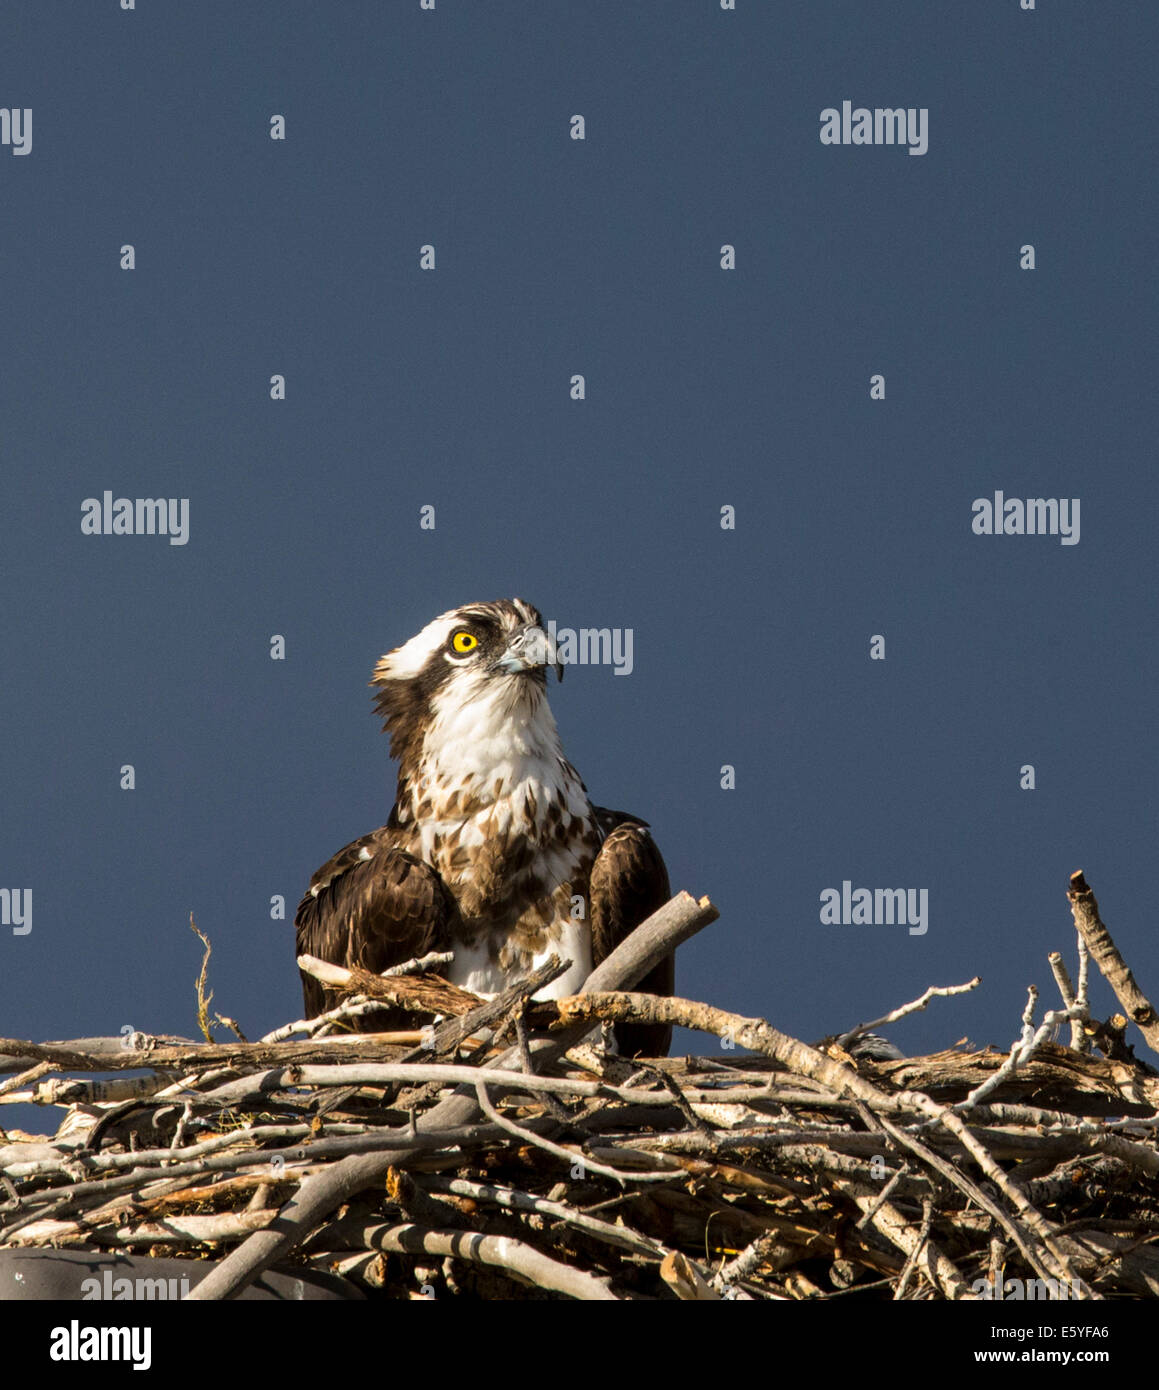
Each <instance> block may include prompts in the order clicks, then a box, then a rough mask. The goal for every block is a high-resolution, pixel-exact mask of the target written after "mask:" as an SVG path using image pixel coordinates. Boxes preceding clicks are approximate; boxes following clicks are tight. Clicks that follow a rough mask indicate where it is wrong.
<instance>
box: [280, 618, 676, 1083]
mask: <svg viewBox="0 0 1159 1390" xmlns="http://www.w3.org/2000/svg"><path fill="white" fill-rule="evenodd" d="M549 665H552V666H554V667H555V670H556V674H557V677H558V678H559V679H560V680H562V679H563V666H562V663H561V662H560V661H559V659H558V656H557V654H556V651H555V647H554V644H553V643H552V641H551V639H550V638H549V637H548V635H547V634H546V633H545V632H544V630H543V623H542V619H541V618H540V615H539V613H538V611H537V610H536V609H535V608H533V607H532V606H531V604H529V603H525V602H524V601H523V600H522V599H501V600H499V601H498V602H495V603H472V604H467V605H466V606H465V607H463V608H455V609H452V610H451V611H450V612H448V613H444V614H442V615H441V617H438V618H436V619H435V620H434V621H433V622H431V623H428V625H427V626H426V627H425V628H423V630H422V631H421V632H420V633H418V634H417V635H416V636H414V637H412V638H411V639H410V641H409V642H406V643H404V644H403V645H402V646H401V647H396V648H395V649H394V650H393V651H390V652H388V653H387V654H386V655H385V656H384V657H382V658H381V660H380V661H379V662H378V665H377V666H376V667H375V670H374V679H373V680H372V681H371V685H372V686H373V687H375V688H376V690H377V697H376V700H375V707H376V709H377V711H378V713H379V714H380V715H382V717H383V720H384V728H385V730H386V731H387V732H388V733H389V734H390V751H391V755H392V757H395V758H397V759H398V762H399V772H398V791H397V794H396V797H395V803H394V808H393V809H392V811H391V813H390V819H389V820H388V821H387V823H386V824H385V825H384V826H382V827H381V828H380V829H378V830H373V831H371V833H370V834H369V835H364V836H362V838H361V839H359V840H355V841H354V842H353V843H352V844H349V845H347V846H346V847H345V849H341V850H339V851H338V853H337V854H336V855H335V856H334V857H333V858H332V859H331V860H330V861H329V862H328V863H326V864H324V865H323V866H322V868H320V869H319V870H318V872H317V873H316V874H315V875H314V877H313V878H312V879H311V880H310V887H309V891H308V892H307V893H306V896H305V897H304V898H303V899H302V903H301V906H300V907H299V908H298V915H297V917H296V919H295V926H296V928H297V949H298V954H299V955H302V954H309V955H313V956H319V957H321V958H322V959H323V960H326V961H330V962H332V963H333V964H336V965H342V966H346V967H350V966H355V965H357V966H361V967H362V968H363V969H366V970H373V971H376V972H381V971H383V970H386V969H387V968H388V967H390V966H392V965H397V964H400V963H401V962H403V961H405V960H410V959H412V958H413V957H416V956H421V955H425V954H426V953H427V952H428V951H434V950H452V951H453V952H454V960H453V962H452V964H451V965H450V967H449V968H448V970H447V972H446V973H447V977H448V978H449V979H450V981H451V982H452V984H456V985H459V986H461V987H462V988H463V989H468V990H471V991H472V992H474V993H475V994H479V995H483V996H493V995H495V994H497V993H499V992H500V991H501V990H503V989H504V988H505V987H506V986H507V985H508V984H510V983H512V982H513V981H514V980H516V979H518V978H519V977H521V976H523V975H525V974H526V973H527V972H528V971H530V970H532V969H534V968H535V967H536V966H537V965H540V964H542V962H543V961H544V960H546V959H547V957H548V956H550V955H552V954H555V955H558V956H559V957H560V958H561V959H563V960H568V961H570V962H571V965H570V967H569V968H568V970H567V971H566V973H565V974H563V975H561V976H560V977H559V979H557V980H555V981H554V982H553V983H552V984H551V985H549V986H548V987H547V988H546V989H544V990H542V991H541V994H540V996H539V997H542V998H560V997H562V996H564V995H567V994H574V993H575V992H576V991H577V990H578V989H579V988H580V986H581V985H582V984H583V982H584V980H585V979H586V978H587V976H588V975H589V974H590V973H591V970H592V967H593V965H598V964H599V962H600V961H601V960H603V959H604V957H605V956H607V955H609V954H610V952H611V951H612V950H613V948H614V947H615V946H616V945H618V944H619V942H620V941H622V940H623V938H624V937H625V936H627V935H628V934H629V932H631V931H632V930H633V929H634V928H635V927H637V926H639V924H640V923H641V922H642V921H643V920H644V918H645V917H647V916H648V915H649V914H650V913H652V912H654V911H655V910H656V909H657V908H658V907H660V906H662V904H664V903H665V902H667V900H668V897H669V888H668V873H667V870H666V869H665V867H664V861H663V859H662V858H661V857H660V852H659V850H658V849H657V848H656V846H655V844H654V843H653V841H652V838H651V836H650V835H649V833H648V826H647V822H645V821H642V820H639V819H637V818H636V817H635V816H630V815H627V814H625V813H624V812H622V811H608V810H605V809H604V808H603V807H598V806H593V805H592V804H591V802H590V801H589V800H588V794H587V788H586V787H585V786H584V784H583V782H582V781H581V780H580V777H579V774H578V773H577V772H576V770H575V768H573V767H572V765H571V764H570V763H569V762H568V760H567V759H566V758H565V757H564V755H563V748H562V747H561V745H560V740H559V731H558V730H557V728H556V724H555V719H554V718H553V716H552V713H551V709H550V707H549V706H548V703H547V667H548V666H549ZM672 987H673V960H672V957H671V956H670V957H668V959H666V960H665V961H663V962H662V963H661V964H660V965H659V966H657V967H656V968H655V969H654V970H653V971H652V972H651V974H650V975H648V976H647V977H646V978H645V979H644V980H642V981H641V982H640V985H639V986H638V988H640V989H642V990H646V991H649V992H651V993H654V994H671V992H672ZM302 991H303V994H304V997H305V1003H306V1012H307V1014H308V1015H309V1016H310V1017H314V1016H316V1015H317V1014H319V1013H322V1012H324V1011H325V1010H326V1009H328V1008H331V1007H333V1006H334V1004H335V1003H336V1002H337V1000H336V998H335V997H334V995H333V994H332V992H331V991H328V990H325V989H324V988H323V987H322V986H321V985H320V984H319V983H318V981H316V980H315V979H313V978H312V977H311V976H309V975H306V974H304V973H303V975H302ZM415 1017H416V1016H415V1015H414V1014H413V1013H411V1014H407V1013H405V1012H404V1011H402V1010H393V1009H383V1010H381V1011H376V1012H375V1013H373V1014H370V1015H366V1016H364V1017H363V1018H362V1019H361V1020H360V1021H359V1023H358V1026H359V1027H360V1028H361V1029H362V1030H363V1031H379V1030H385V1029H390V1028H398V1027H405V1026H407V1024H408V1023H410V1024H413V1022H414V1020H415ZM671 1035H672V1030H671V1028H668V1027H661V1026H655V1027H647V1026H642V1025H638V1026H635V1027H633V1026H631V1025H628V1026H620V1027H617V1029H616V1041H617V1045H618V1047H619V1049H620V1051H621V1052H622V1053H623V1054H625V1055H629V1056H641V1055H647V1056H662V1055H665V1054H666V1053H667V1051H668V1046H669V1043H670V1041H671Z"/></svg>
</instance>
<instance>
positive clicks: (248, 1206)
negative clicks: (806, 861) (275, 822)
mask: <svg viewBox="0 0 1159 1390" xmlns="http://www.w3.org/2000/svg"><path fill="white" fill-rule="evenodd" d="M1075 892H1079V893H1081V892H1085V893H1087V894H1088V895H1089V889H1086V886H1085V884H1082V885H1081V888H1079V889H1076V888H1075V886H1074V883H1073V882H1072V894H1074V893H1075ZM1073 902H1074V898H1073V896H1072V904H1073ZM1087 906H1089V907H1090V910H1091V915H1092V917H1093V918H1094V920H1096V921H1097V905H1095V904H1094V899H1093V896H1090V898H1089V904H1087ZM715 915H716V914H715V911H714V910H713V909H712V908H711V905H710V904H707V901H706V900H702V901H701V902H700V903H696V902H694V901H693V900H692V899H690V898H688V897H687V895H681V896H680V897H679V898H677V899H674V900H673V902H672V903H670V904H668V906H667V907H666V908H665V909H662V911H661V913H659V914H656V916H655V917H654V918H653V919H650V922H649V923H648V924H645V926H644V927H642V928H640V929H639V931H638V932H637V933H636V934H634V936H633V938H631V939H630V942H629V943H626V946H628V947H629V948H630V949H628V950H626V951H625V948H621V949H620V951H619V952H617V953H616V955H615V956H613V957H612V958H610V962H606V963H605V965H609V964H610V966H611V968H610V969H609V970H605V969H604V967H601V971H603V972H604V974H603V977H602V978H598V977H599V976H600V972H597V973H596V975H594V976H593V977H592V979H591V980H590V981H589V988H588V990H587V991H585V993H583V994H581V995H577V996H574V997H571V998H568V999H563V1000H558V1001H553V1002H550V1003H541V1002H538V1001H532V1000H531V995H532V994H533V993H535V992H537V991H538V990H540V989H541V988H542V986H543V982H544V980H545V979H549V978H551V975H552V969H553V967H552V966H550V965H549V966H548V967H545V968H544V970H542V971H540V972H538V973H537V974H536V975H534V976H530V977H529V978H528V979H527V980H525V981H523V982H521V984H520V985H518V986H515V987H514V988H512V989H511V990H509V991H507V992H506V993H505V994H504V995H502V996H500V997H499V998H498V999H495V1000H491V1001H487V1002H481V1001H479V1000H477V999H474V998H473V996H464V995H463V994H462V992H461V991H453V990H452V989H451V987H450V986H447V987H446V990H445V991H444V992H443V993H442V994H441V995H439V999H440V1007H441V1008H442V1010H443V1012H444V1013H445V1014H449V1015H450V1016H448V1017H446V1019H445V1021H444V1022H442V1023H440V1024H439V1026H438V1027H427V1028H422V1029H416V1030H414V1031H412V1032H410V1033H392V1034H354V1033H348V1032H347V1033H332V1034H331V1036H317V1034H318V1033H320V1032H325V1031H326V1030H333V1029H336V1028H341V1027H343V1026H344V1025H346V1024H348V1021H349V1018H350V1016H351V1015H352V1014H357V1012H358V1011H359V1010H366V1009H369V1008H373V1007H374V1004H375V1003H376V1002H378V1003H379V1006H381V1002H382V1001H383V1000H389V1001H390V1002H391V1003H392V1005H395V1006H398V1005H400V1004H401V1005H402V1006H404V1007H406V1006H407V1000H408V999H410V1001H411V1005H412V1006H413V1007H415V1008H416V1009H418V1008H422V1009H425V1010H429V1009H430V1008H431V1007H432V1006H433V1004H432V999H433V998H434V996H433V995H432V993H431V991H432V990H434V991H439V990H443V984H442V982H440V981H439V980H438V979H432V978H431V977H430V975H429V973H425V971H424V967H429V964H430V963H429V962H416V963H414V966H415V968H416V969H417V971H418V973H417V974H414V973H412V974H409V975H408V974H406V973H403V974H398V975H395V976H394V977H393V978H392V979H388V980H382V979H380V978H379V977H367V978H362V977H359V978H353V979H350V980H348V981H346V982H345V987H347V988H348V989H349V990H351V991H353V999H352V1002H349V1003H347V1004H344V1005H343V1006H342V1007H341V1008H340V1009H338V1010H336V1011H335V1016H334V1017H331V1018H330V1019H328V1020H327V1021H324V1022H323V1021H319V1020H312V1021H309V1022H306V1021H302V1022H299V1023H295V1024H290V1025H287V1027H286V1028H285V1029H280V1030H278V1032H277V1033H276V1034H271V1035H270V1036H269V1037H268V1038H267V1039H263V1040H262V1041H261V1042H258V1043H248V1042H245V1041H237V1042H227V1043H208V1042H207V1043H192V1042H189V1041H186V1040H182V1039H175V1038H165V1037H143V1036H141V1035H136V1036H135V1037H133V1038H130V1039H127V1040H126V1039H119V1038H118V1039H88V1040H82V1041H81V1042H79V1043H69V1044H61V1043H48V1044H32V1043H24V1042H12V1041H3V1042H0V1053H2V1054H4V1055H3V1057H2V1058H0V1068H3V1069H4V1070H6V1071H8V1072H9V1073H11V1075H10V1077H9V1079H8V1080H7V1081H5V1082H3V1084H2V1085H0V1093H2V1094H0V1099H2V1100H4V1101H6V1102H12V1101H16V1100H20V1101H34V1102H37V1103H41V1104H50V1105H56V1106H64V1107H67V1108H68V1114H67V1116H66V1120H65V1123H64V1124H63V1125H62V1126H61V1128H60V1130H59V1131H58V1132H57V1134H56V1135H55V1136H54V1137H53V1138H51V1139H45V1138H40V1139H34V1138H31V1137H29V1136H23V1135H17V1134H15V1133H12V1134H9V1135H7V1136H4V1139H5V1140H6V1141H7V1144H6V1147H2V1148H0V1171H2V1173H3V1178H2V1186H3V1194H2V1196H3V1200H2V1201H0V1251H18V1250H28V1249H29V1248H32V1249H36V1248H41V1249H43V1248H45V1247H52V1248H55V1249H57V1250H61V1249H68V1250H72V1251H88V1252H103V1253H104V1254H105V1255H106V1256H107V1255H108V1254H109V1253H110V1252H117V1253H118V1254H123V1253H130V1252H131V1253H133V1254H135V1255H137V1256H146V1257H154V1256H167V1257H172V1256H175V1255H176V1256H181V1257H184V1258H185V1259H186V1260H187V1261H188V1262H189V1264H190V1267H191V1269H192V1270H193V1271H194V1274H193V1277H192V1278H191V1280H190V1283H191V1285H192V1286H194V1287H193V1293H192V1295H191V1296H192V1297H194V1298H219V1297H223V1296H228V1295H230V1294H231V1293H234V1292H236V1291H237V1290H238V1289H239V1288H241V1287H243V1286H244V1285H245V1284H246V1283H247V1282H248V1281H249V1280H251V1279H253V1278H254V1277H256V1276H257V1275H260V1273H261V1272H262V1271H263V1270H264V1269H266V1268H268V1267H270V1266H271V1265H272V1264H276V1266H277V1267H279V1268H281V1269H283V1270H284V1269H286V1268H287V1267H294V1268H296V1269H297V1270H298V1271H300V1272H301V1273H302V1274H303V1275H305V1274H306V1272H307V1271H316V1272H319V1273H325V1274H329V1275H338V1276H341V1277H342V1279H343V1280H344V1281H346V1284H347V1285H348V1286H349V1287H351V1288H353V1289H357V1290H358V1291H359V1292H360V1293H361V1294H364V1295H366V1296H368V1297H392V1298H430V1297H437V1298H448V1297H456V1296H457V1297H464V1298H485V1299H493V1298H558V1297H570V1298H594V1299H637V1298H644V1299H648V1298H672V1297H677V1298H688V1299H703V1300H708V1299H719V1298H734V1299H792V1300H803V1299H821V1300H832V1299H849V1298H853V1299H919V1300H920V1299H925V1300H929V1299H977V1298H1000V1299H1012V1298H1080V1299H1099V1298H1107V1297H1147V1296H1150V1297H1154V1296H1155V1295H1156V1294H1159V1252H1157V1251H1156V1248H1155V1246H1156V1239H1157V1237H1159V1151H1157V1149H1156V1142H1155V1138H1156V1124H1157V1123H1159V1117H1157V1113H1156V1111H1157V1105H1159V1078H1157V1077H1156V1075H1155V1073H1154V1071H1153V1070H1152V1069H1151V1068H1150V1067H1148V1066H1147V1065H1145V1064H1144V1063H1143V1062H1141V1061H1139V1060H1137V1059H1135V1058H1134V1057H1133V1055H1132V1054H1131V1051H1130V1048H1129V1047H1128V1046H1127V1044H1126V1042H1125V1039H1124V1036H1123V1034H1124V1029H1125V1027H1126V1026H1127V1020H1126V1018H1125V1017H1124V1018H1122V1019H1120V1020H1112V1021H1111V1023H1110V1024H1100V1023H1093V1022H1092V1021H1091V1020H1090V1019H1089V1017H1087V1016H1086V1008H1085V969H1084V970H1083V972H1082V977H1081V980H1080V989H1079V991H1078V993H1077V994H1076V993H1075V992H1074V991H1073V990H1072V991H1071V997H1070V1002H1067V990H1068V989H1069V980H1066V978H1065V971H1063V972H1061V975H1062V977H1061V978H1060V989H1062V990H1063V1000H1064V1007H1063V1009H1062V1010H1060V1011H1057V1012H1056V1013H1054V1014H1048V1015H1047V1016H1046V1017H1045V1018H1044V1019H1043V1020H1042V1021H1041V1022H1040V1023H1039V1024H1037V1025H1035V1023H1034V1020H1033V1006H1034V1000H1033V998H1032V1000H1031V1002H1030V1003H1029V1004H1028V1007H1027V1014H1026V1016H1025V1018H1024V1020H1023V1030H1022V1035H1021V1037H1020V1039H1019V1041H1018V1042H1017V1043H1016V1044H1015V1046H1014V1047H1013V1048H1012V1049H1011V1050H1010V1052H1009V1053H1001V1052H996V1051H994V1050H992V1049H986V1050H977V1049H967V1048H963V1047H958V1048H954V1049H950V1050H948V1051H945V1052H941V1053H937V1054H935V1055H933V1056H928V1057H918V1058H901V1057H889V1056H883V1055H882V1052H883V1050H882V1049H881V1048H879V1047H876V1046H874V1045H873V1043H872V1042H871V1041H868V1040H867V1037H866V1035H867V1032H868V1029H869V1028H870V1027H872V1026H876V1025H877V1024H879V1023H881V1022H882V1020H875V1021H874V1024H872V1025H871V1024H866V1025H863V1026H861V1027H860V1028H858V1029H856V1030H853V1031H852V1032H851V1033H848V1034H845V1035H844V1036H843V1037H841V1038H840V1039H833V1040H830V1041H828V1042H827V1043H825V1044H820V1045H818V1046H816V1047H811V1046H808V1045H806V1044H805V1043H802V1042H798V1041H797V1040H795V1039H793V1038H790V1037H787V1036H786V1035H785V1034H783V1033H780V1032H778V1030H776V1029H775V1028H774V1027H772V1026H771V1025H770V1024H769V1023H768V1022H766V1021H765V1020H762V1019H755V1018H743V1017H740V1016H738V1015H735V1014H732V1013H729V1012H727V1011H724V1010H720V1009H716V1008H714V1007H712V1006H710V1005H708V1004H704V1003H700V1002H697V1001H693V1000H688V999H661V998H657V997H655V996H652V995H646V994H639V993H630V992H622V991H620V990H617V989H615V988H612V987H608V984H609V981H610V982H611V983H612V984H613V985H614V983H615V982H616V978H617V972H620V973H621V974H622V975H626V976H627V977H628V978H638V977H639V973H641V972H640V971H639V967H640V965H641V963H643V965H644V968H645V969H646V968H647V965H648V961H650V960H651V961H653V962H654V960H655V959H656V955H657V952H658V951H660V952H662V951H664V950H666V949H671V948H672V946H673V945H674V944H675V943H676V942H677V941H678V940H680V939H684V938H686V937H687V936H688V935H691V933H692V932H693V931H695V930H698V929H699V928H700V927H701V926H703V925H705V923H706V922H707V921H710V920H712V918H713V917H715ZM1078 920H1079V914H1078V912H1077V911H1076V921H1078ZM657 923H659V925H658V926H657ZM1099 925H1100V926H1101V923H1100V924H1099ZM1080 926H1081V924H1080ZM1103 930H1105V928H1104V929H1103ZM641 934H642V935H641ZM1092 955H1094V952H1092ZM617 958H619V959H617ZM629 958H631V959H630V962H629V964H630V968H629V967H627V966H625V965H624V961H625V960H629ZM1095 958H1096V959H1097V958H1098V957H1097V956H1095ZM1100 963H1101V962H1100ZM554 968H555V969H556V970H558V969H561V968H562V966H559V965H556V966H555V967H554ZM1059 974H1060V972H1059V970H1058V969H1056V978H1057V977H1059ZM1108 978H1110V976H1108ZM1063 980H1065V987H1064V984H1063ZM327 982H328V986H329V987H335V981H334V978H333V974H332V971H331V973H330V975H329V976H328V981H327ZM976 984H977V981H972V982H970V984H969V985H965V986H956V987H953V988H952V989H948V990H931V991H929V992H928V993H927V995H926V996H923V998H922V999H921V1000H917V1001H914V1003H913V1004H911V1005H906V1006H904V1007H903V1008H902V1009H900V1010H895V1011H894V1012H893V1013H892V1014H891V1015H889V1016H887V1018H890V1019H892V1018H896V1017H900V1016H901V1015H903V1014H904V1013H907V1012H912V1011H913V1010H914V1009H916V1008H920V1007H925V1005H926V1004H927V1003H928V1002H929V1000H930V999H931V998H932V997H934V996H936V995H938V994H945V993H956V992H961V991H962V990H965V989H969V988H973V987H974V986H975V985H976ZM1133 984H1134V982H1133V981H1132V985H1133ZM1136 988H1137V987H1136ZM455 996H458V997H455ZM418 1000H421V1003H419V1002H416V1001H418ZM625 1021H630V1022H635V1023H652V1024H655V1023H672V1024H676V1025H680V1026H683V1027H689V1028H694V1029H698V1030H700V1031H701V1032H703V1033H706V1034H709V1035H711V1036H712V1037H713V1038H714V1039H715V1047H716V1050H715V1051H714V1052H712V1053H710V1054H708V1055H703V1056H689V1057H682V1058H658V1059H637V1060H628V1059H624V1058H622V1057H619V1056H617V1055H616V1054H615V1052H614V1050H613V1049H612V1048H611V1047H610V1046H609V1043H610V1031H611V1027H612V1026H613V1025H615V1024H616V1023H622V1022H625ZM1135 1021H1136V1022H1138V1021H1139V1019H1138V1018H1136V1020H1135ZM1064 1023H1069V1024H1070V1025H1071V1046H1069V1047H1065V1046H1062V1045H1060V1044H1059V1043H1057V1042H1054V1041H1052V1040H1051V1036H1052V1035H1053V1034H1054V1033H1055V1032H1056V1031H1057V1030H1058V1028H1059V1027H1061V1026H1062V1025H1063V1024H1064ZM1140 1026H1141V1027H1144V1030H1146V1028H1148V1027H1150V1021H1149V1020H1144V1021H1143V1022H1142V1023H1141V1024H1140ZM300 1031H312V1032H314V1033H315V1034H316V1035H315V1036H313V1037H310V1038H308V1039H306V1040H304V1041H303V1040H289V1037H290V1035H292V1034H293V1033H295V1032H300ZM126 1043H128V1045H127V1046H126V1045H125V1044H126ZM1094 1048H1098V1049H1099V1050H1100V1051H1101V1052H1102V1053H1103V1055H1101V1056H1098V1055H1095V1054H1094V1051H1093V1049H1094ZM76 1073H85V1074H86V1076H85V1077H83V1078H81V1077H78V1076H77V1075H76ZM94 1074H95V1075H94ZM275 1223H276V1224H275ZM223 1256H228V1258H224V1259H223V1258H222V1257H223Z"/></svg>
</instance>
